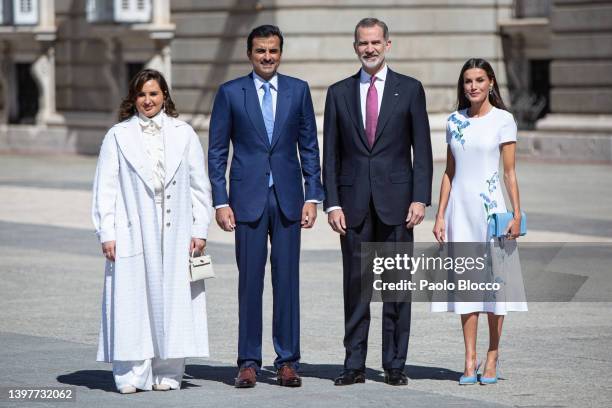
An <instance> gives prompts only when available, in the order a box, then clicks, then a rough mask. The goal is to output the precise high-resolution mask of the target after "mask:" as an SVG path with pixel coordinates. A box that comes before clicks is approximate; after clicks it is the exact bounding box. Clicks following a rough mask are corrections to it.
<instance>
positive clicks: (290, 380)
mask: <svg viewBox="0 0 612 408" xmlns="http://www.w3.org/2000/svg"><path fill="white" fill-rule="evenodd" d="M276 383H277V384H278V385H281V386H283V387H301V386H302V379H301V378H300V376H299V375H298V373H297V372H296V371H295V369H294V368H293V367H291V365H289V364H284V365H283V366H282V367H281V368H279V369H278V371H277V372H276Z"/></svg>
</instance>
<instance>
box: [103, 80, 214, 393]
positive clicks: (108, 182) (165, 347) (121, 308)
mask: <svg viewBox="0 0 612 408" xmlns="http://www.w3.org/2000/svg"><path fill="white" fill-rule="evenodd" d="M177 116H178V113H177V112H176V109H175V107H174V103H173V101H172V98H171V97H170V92H169V89H168V85H167V83H166V81H165V79H164V77H163V76H162V75H161V74H160V73H159V72H157V71H155V70H150V69H145V70H143V71H141V72H139V73H138V74H136V76H135V77H134V78H133V79H132V80H131V82H130V85H129V93H128V96H127V97H126V98H125V99H124V100H123V102H122V104H121V107H120V113H119V123H117V124H116V125H115V126H113V127H112V128H111V129H110V130H109V131H108V133H107V134H106V136H105V137H104V141H103V142H102V147H101V149H100V156H99V159H98V167H97V169H96V176H95V181H94V187H93V206H92V207H93V208H92V216H93V222H94V225H95V228H96V232H97V235H98V237H99V239H100V242H101V244H102V252H103V253H104V256H105V257H106V268H105V281H104V296H103V301H102V324H101V330H100V340H99V346H98V357H97V359H98V361H106V362H112V363H113V375H114V378H115V384H116V386H117V389H118V390H119V391H120V392H121V393H133V392H136V390H137V389H139V390H151V389H154V390H160V391H165V390H169V389H178V388H180V386H181V380H182V377H183V373H184V369H185V357H206V356H208V331H207V322H206V298H205V293H204V282H203V281H198V282H194V283H191V282H190V280H189V276H188V271H189V267H188V265H189V263H188V262H189V253H190V251H191V250H193V249H195V250H197V251H203V250H204V247H205V246H206V237H207V233H208V225H209V223H210V220H211V216H212V200H211V190H210V183H209V180H208V176H207V174H206V168H205V165H204V153H203V151H202V146H201V145H200V141H199V139H198V137H197V135H196V133H195V132H194V130H193V129H192V128H191V126H189V125H188V124H187V123H185V122H183V121H180V120H178V119H176V117H177Z"/></svg>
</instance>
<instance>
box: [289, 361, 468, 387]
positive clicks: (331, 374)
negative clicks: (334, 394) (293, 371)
mask: <svg viewBox="0 0 612 408" xmlns="http://www.w3.org/2000/svg"><path fill="white" fill-rule="evenodd" d="M342 370H343V366H342V365H340V364H308V363H300V374H301V375H302V376H304V377H315V378H320V379H322V380H330V381H333V380H334V378H336V377H338V376H339V375H340V373H342ZM405 372H406V375H407V376H408V378H409V379H411V380H423V379H427V380H443V381H458V380H459V377H461V374H463V373H462V372H458V371H452V370H448V369H446V368H442V367H426V366H415V365H407V366H406V369H405ZM366 378H367V379H368V380H369V381H376V382H384V381H385V373H384V371H382V370H374V369H372V368H366Z"/></svg>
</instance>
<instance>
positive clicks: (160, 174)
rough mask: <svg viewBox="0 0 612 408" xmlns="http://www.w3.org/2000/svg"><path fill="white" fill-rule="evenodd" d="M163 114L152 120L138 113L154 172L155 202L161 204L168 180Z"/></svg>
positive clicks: (145, 145)
mask: <svg viewBox="0 0 612 408" xmlns="http://www.w3.org/2000/svg"><path fill="white" fill-rule="evenodd" d="M164 116H165V114H164V113H163V112H159V113H158V114H157V115H155V116H153V117H152V118H148V117H146V116H144V115H143V114H141V113H138V123H139V124H140V130H141V135H142V141H143V144H144V147H145V152H146V153H147V157H148V158H149V161H150V163H151V169H152V170H153V187H154V189H155V202H156V203H159V204H161V202H162V201H163V197H164V182H165V180H166V164H165V163H166V159H165V152H164V137H163V135H162V126H163V123H164Z"/></svg>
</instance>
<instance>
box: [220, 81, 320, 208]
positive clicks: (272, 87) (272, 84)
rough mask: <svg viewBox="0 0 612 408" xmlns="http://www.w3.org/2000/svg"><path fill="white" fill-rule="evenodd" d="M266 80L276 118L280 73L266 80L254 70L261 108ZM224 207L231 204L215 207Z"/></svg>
mask: <svg viewBox="0 0 612 408" xmlns="http://www.w3.org/2000/svg"><path fill="white" fill-rule="evenodd" d="M265 82H269V83H270V93H271V94H272V113H273V114H274V118H276V99H277V95H278V75H277V74H274V76H273V77H272V78H270V80H269V81H266V80H265V79H263V78H262V77H260V76H259V75H257V73H256V72H255V71H253V83H254V84H255V90H256V91H257V98H258V99H259V107H260V108H262V104H263V97H264V94H265V93H266V91H265V90H264V88H263V84H264V83H265ZM262 111H263V109H262ZM306 202H307V203H317V204H318V203H321V201H318V200H306ZM223 207H229V204H219V205H216V206H215V209H219V208H223Z"/></svg>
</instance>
